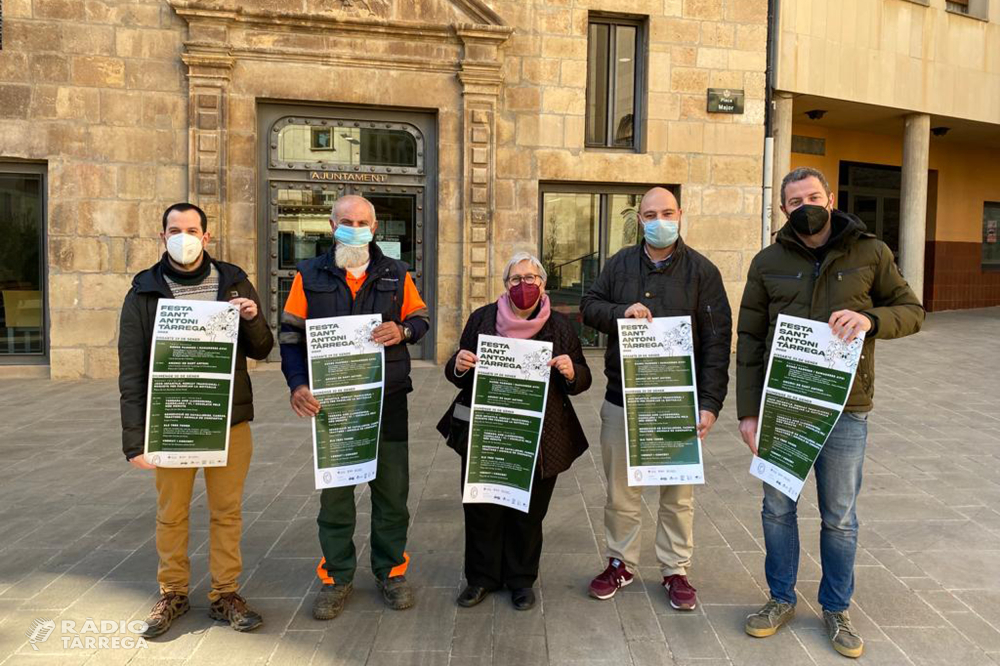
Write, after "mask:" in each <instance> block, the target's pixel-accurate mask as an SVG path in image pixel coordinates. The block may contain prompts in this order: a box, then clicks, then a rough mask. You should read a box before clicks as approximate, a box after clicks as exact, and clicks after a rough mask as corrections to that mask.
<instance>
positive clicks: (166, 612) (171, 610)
mask: <svg viewBox="0 0 1000 666" xmlns="http://www.w3.org/2000/svg"><path fill="white" fill-rule="evenodd" d="M189 610H191V602H190V601H188V597H187V595H186V594H177V593H176V592H164V593H163V595H162V596H161V597H160V600H159V601H157V602H156V603H155V604H153V608H152V610H150V611H149V615H148V616H147V617H146V630H145V631H143V632H142V637H143V638H156V637H157V636H160V635H161V634H163V633H165V632H166V631H167V629H169V628H170V625H171V624H173V622H174V620H176V619H177V618H179V617H180V616H181V615H184V613H187V612H188V611H189Z"/></svg>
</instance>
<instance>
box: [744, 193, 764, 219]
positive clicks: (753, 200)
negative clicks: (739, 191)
mask: <svg viewBox="0 0 1000 666" xmlns="http://www.w3.org/2000/svg"><path fill="white" fill-rule="evenodd" d="M760 200H761V191H760V190H758V189H745V190H743V212H745V213H748V214H750V215H760V214H761V207H760Z"/></svg>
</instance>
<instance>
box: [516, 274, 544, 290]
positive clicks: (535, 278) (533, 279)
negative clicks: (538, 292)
mask: <svg viewBox="0 0 1000 666" xmlns="http://www.w3.org/2000/svg"><path fill="white" fill-rule="evenodd" d="M507 282H508V283H510V285H511V286H512V287H516V286H517V285H519V284H521V283H522V282H523V283H524V284H541V283H542V276H541V275H511V276H510V277H509V278H507Z"/></svg>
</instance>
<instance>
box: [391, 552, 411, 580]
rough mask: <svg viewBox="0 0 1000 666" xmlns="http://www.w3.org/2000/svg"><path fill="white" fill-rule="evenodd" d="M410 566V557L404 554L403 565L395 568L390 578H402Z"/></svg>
mask: <svg viewBox="0 0 1000 666" xmlns="http://www.w3.org/2000/svg"><path fill="white" fill-rule="evenodd" d="M408 566H410V555H409V553H407V552H405V551H404V552H403V563H402V564H400V565H399V566H395V567H393V568H392V570H391V571H389V578H392V577H393V576H402V575H403V574H405V573H406V567H408Z"/></svg>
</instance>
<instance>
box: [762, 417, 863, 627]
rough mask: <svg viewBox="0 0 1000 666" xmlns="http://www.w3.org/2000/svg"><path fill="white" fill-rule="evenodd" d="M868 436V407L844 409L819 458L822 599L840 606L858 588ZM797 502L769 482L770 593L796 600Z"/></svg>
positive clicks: (766, 516)
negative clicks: (856, 577) (861, 495)
mask: <svg viewBox="0 0 1000 666" xmlns="http://www.w3.org/2000/svg"><path fill="white" fill-rule="evenodd" d="M867 438H868V413H867V412H844V413H843V414H841V416H840V419H838V420H837V423H836V424H835V425H834V426H833V430H832V431H831V432H830V437H829V438H828V439H827V440H826V444H825V445H824V446H823V450H822V451H820V454H819V457H818V458H816V464H815V466H814V473H815V475H816V494H817V500H818V502H819V513H820V517H821V518H822V520H823V526H822V529H821V531H820V538H819V550H820V559H821V561H822V565H823V578H822V580H821V581H820V584H819V603H820V605H821V606H822V607H823V610H827V611H831V612H839V611H844V610H847V608H848V606H850V605H851V595H852V594H853V593H854V555H855V553H856V552H857V550H858V517H857V514H856V512H855V509H856V508H857V501H858V492H859V491H860V490H861V467H862V465H863V464H864V461H865V441H866V440H867ZM797 508H798V503H797V502H793V501H792V500H791V499H789V498H788V497H787V496H786V495H784V494H783V493H781V492H780V491H778V490H776V489H774V488H772V487H771V486H769V485H768V484H766V483H765V484H764V509H763V511H761V518H762V520H763V523H764V546H765V548H766V549H767V557H766V558H765V560H764V572H765V573H766V574H767V584H768V587H770V589H771V596H772V597H774V598H775V599H777V600H778V601H783V602H785V603H789V604H794V603H795V601H796V598H795V581H796V579H797V577H798V573H799V524H798V519H797V515H796V510H797Z"/></svg>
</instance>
